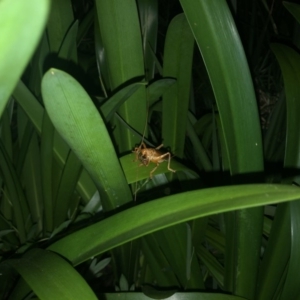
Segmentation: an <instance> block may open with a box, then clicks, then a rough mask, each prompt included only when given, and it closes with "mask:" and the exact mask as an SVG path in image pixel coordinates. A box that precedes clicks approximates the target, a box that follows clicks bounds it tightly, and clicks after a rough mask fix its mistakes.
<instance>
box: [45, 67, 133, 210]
mask: <svg viewBox="0 0 300 300" xmlns="http://www.w3.org/2000/svg"><path fill="white" fill-rule="evenodd" d="M42 95H43V99H44V103H45V106H46V109H47V112H48V114H49V116H50V119H51V120H52V122H53V124H54V126H55V128H56V129H57V131H58V132H59V133H60V134H61V136H62V137H63V138H64V139H65V140H66V141H67V143H68V145H69V146H70V147H71V149H72V150H73V151H74V153H75V154H76V155H77V156H78V158H79V159H80V161H81V162H82V164H83V166H84V167H85V168H86V170H87V171H88V172H89V174H90V175H91V177H92V178H93V180H94V181H95V184H96V185H97V187H98V189H99V192H100V195H101V201H102V204H103V207H104V209H105V210H111V209H114V208H117V207H119V206H121V205H122V204H125V203H127V202H128V201H130V200H131V193H130V190H129V187H128V185H127V183H126V180H125V177H124V174H123V171H122V169H121V166H120V164H119V160H118V158H117V156H116V154H115V151H114V147H113V145H112V142H111V140H110V136H109V134H108V132H107V129H106V126H105V124H104V122H103V120H102V118H101V116H100V114H99V113H98V111H97V109H96V107H95V106H94V104H93V102H92V100H91V99H90V97H89V96H88V94H87V93H86V92H85V90H84V89H83V88H82V87H81V86H80V84H79V83H78V82H77V81H76V80H75V79H74V78H72V77H71V76H70V75H68V74H67V73H65V72H62V71H59V70H56V69H50V70H49V71H48V72H47V73H46V74H45V76H44V78H43V81H42Z"/></svg>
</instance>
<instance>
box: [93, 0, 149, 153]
mask: <svg viewBox="0 0 300 300" xmlns="http://www.w3.org/2000/svg"><path fill="white" fill-rule="evenodd" d="M95 4H96V9H97V18H98V23H99V28H100V35H101V39H102V43H103V48H104V51H105V62H106V66H107V69H108V73H109V79H110V83H111V89H112V91H116V89H118V88H121V86H122V85H123V84H128V83H131V82H132V81H133V80H135V81H136V80H137V79H139V80H143V79H144V76H145V74H144V60H143V47H142V39H141V31H140V26H139V16H138V11H137V5H136V1H135V0H127V1H121V2H120V1H118V0H110V1H105V0H96V1H95ZM100 69H101V66H100ZM119 113H120V115H121V117H122V118H123V119H124V120H125V121H126V122H127V123H128V124H130V126H132V127H133V128H135V129H136V130H137V131H139V132H143V129H144V126H145V122H146V93H145V88H143V87H142V88H140V89H139V90H138V91H137V92H136V93H134V94H133V95H132V96H131V97H130V99H128V100H127V101H126V102H125V103H124V104H123V105H122V106H121V107H120V109H119ZM115 136H116V141H117V144H118V148H119V152H121V153H122V152H124V151H128V150H131V149H132V148H133V147H134V145H135V144H136V143H138V142H139V139H138V138H136V137H135V136H133V135H132V134H131V133H130V132H129V131H128V130H127V129H126V128H124V127H123V126H122V124H120V123H119V122H118V123H116V129H115Z"/></svg>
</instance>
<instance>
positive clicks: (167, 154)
mask: <svg viewBox="0 0 300 300" xmlns="http://www.w3.org/2000/svg"><path fill="white" fill-rule="evenodd" d="M166 156H169V158H168V170H169V171H171V172H173V173H175V172H176V170H173V169H171V167H170V163H171V154H170V152H167V153H165V154H163V155H161V156H160V157H159V158H160V159H162V158H164V157H166Z"/></svg>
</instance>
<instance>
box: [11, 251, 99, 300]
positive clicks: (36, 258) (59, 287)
mask: <svg viewBox="0 0 300 300" xmlns="http://www.w3.org/2000/svg"><path fill="white" fill-rule="evenodd" d="M7 263H9V264H10V265H12V266H13V267H14V268H15V269H16V270H17V271H18V272H19V273H20V274H21V275H22V277H23V278H24V279H25V281H26V282H27V283H28V285H29V286H30V287H31V288H32V290H33V291H34V292H35V294H36V295H37V296H38V297H39V298H40V299H44V300H47V299H49V300H50V299H51V300H52V299H60V300H64V299H66V300H67V299H68V300H69V299H74V300H75V299H78V300H79V299H87V300H88V299H97V297H96V296H95V294H94V293H93V291H92V289H91V288H90V287H89V285H88V284H87V283H86V281H85V280H84V279H83V278H82V277H81V276H80V275H79V273H77V271H76V270H75V269H74V268H73V267H72V266H71V265H70V264H69V263H68V262H66V261H65V260H64V259H63V258H61V257H60V256H59V255H57V254H55V253H52V252H50V251H45V250H41V249H32V250H30V251H28V252H27V253H26V254H25V255H24V256H23V257H22V258H20V259H11V260H8V261H7Z"/></svg>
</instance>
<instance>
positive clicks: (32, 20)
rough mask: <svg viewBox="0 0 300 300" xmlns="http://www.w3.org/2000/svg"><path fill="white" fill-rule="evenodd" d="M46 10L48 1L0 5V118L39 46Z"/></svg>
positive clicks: (17, 0)
mask: <svg viewBox="0 0 300 300" xmlns="http://www.w3.org/2000/svg"><path fill="white" fill-rule="evenodd" d="M48 10H49V1H48V0H28V1H23V0H14V1H10V0H2V1H1V2H0V45H1V46H0V82H1V86H0V99H1V101H0V116H1V115H2V113H3V110H4V108H5V105H6V103H7V100H8V98H9V96H10V94H11V93H12V92H13V89H14V87H15V86H16V84H17V82H18V80H19V78H20V76H21V75H22V72H23V71H24V69H25V67H26V65H27V64H28V61H29V59H30V57H31V55H32V54H33V52H34V50H35V48H36V46H37V44H38V42H39V39H40V37H41V34H42V32H43V30H44V26H45V24H46V20H47V15H48ZM25 25H26V26H25ZM20 46H21V47H22V51H20Z"/></svg>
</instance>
